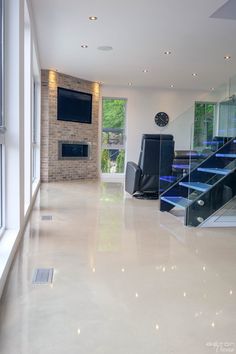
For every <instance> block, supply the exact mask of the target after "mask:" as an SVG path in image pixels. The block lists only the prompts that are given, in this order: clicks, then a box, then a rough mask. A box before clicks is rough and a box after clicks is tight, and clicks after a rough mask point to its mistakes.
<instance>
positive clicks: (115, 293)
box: [0, 182, 236, 354]
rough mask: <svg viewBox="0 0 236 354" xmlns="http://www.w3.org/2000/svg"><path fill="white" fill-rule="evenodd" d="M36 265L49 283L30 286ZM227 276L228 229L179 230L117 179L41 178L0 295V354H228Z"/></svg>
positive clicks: (231, 278) (231, 317)
mask: <svg viewBox="0 0 236 354" xmlns="http://www.w3.org/2000/svg"><path fill="white" fill-rule="evenodd" d="M42 216H52V220H42ZM40 267H42V268H51V267H52V268H54V269H55V274H54V281H53V284H51V285H33V284H32V277H33V273H34V270H35V268H40ZM235 274H236V232H235V229H194V228H185V227H184V226H183V225H182V224H181V223H180V221H178V220H177V219H176V218H175V217H174V216H173V215H170V214H168V213H160V212H159V211H158V201H155V200H150V201H147V200H135V199H133V198H130V197H127V196H125V195H124V193H123V186H122V185H121V184H118V183H101V184H100V183H97V182H70V183H67V182H65V183H55V184H44V185H43V186H42V188H41V191H40V194H39V196H38V198H37V201H36V205H35V208H34V211H33V213H32V216H31V218H30V221H29V224H28V227H27V229H26V231H25V235H24V239H23V240H22V243H21V245H20V249H19V252H18V253H17V256H16V259H15V262H14V265H13V267H12V270H11V274H10V277H9V281H8V284H7V287H6V289H5V293H4V297H3V299H2V301H1V305H0V353H1V354H68V353H70V354H171V353H174V354H178V353H181V354H185V353H186V354H187V353H191V354H205V353H215V352H216V351H217V350H218V352H231V353H232V352H236V278H235ZM225 350H226V351H225Z"/></svg>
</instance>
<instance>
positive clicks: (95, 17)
mask: <svg viewBox="0 0 236 354" xmlns="http://www.w3.org/2000/svg"><path fill="white" fill-rule="evenodd" d="M97 19H98V18H97V16H89V20H91V21H96V20H97Z"/></svg>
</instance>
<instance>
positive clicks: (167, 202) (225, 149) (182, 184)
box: [160, 138, 236, 226]
mask: <svg viewBox="0 0 236 354" xmlns="http://www.w3.org/2000/svg"><path fill="white" fill-rule="evenodd" d="M172 183H173V182H172ZM235 195H236V139H235V138H231V140H229V141H228V142H226V143H225V144H224V145H223V146H221V147H220V148H219V149H218V150H217V151H215V152H213V153H212V154H210V155H209V156H208V157H207V158H206V159H205V160H203V161H202V162H201V163H200V164H199V165H198V166H196V167H195V168H194V169H193V170H191V171H190V172H189V173H188V174H187V175H185V176H183V177H182V178H180V179H178V180H177V181H176V182H175V183H173V184H172V185H171V186H170V187H169V188H168V189H167V190H165V191H164V192H163V193H162V194H161V196H160V210H161V211H170V210H171V209H173V208H174V207H178V208H181V209H184V210H185V221H184V223H185V225H188V226H199V225H201V224H202V223H203V222H204V221H205V220H206V219H208V218H209V217H210V216H211V215H213V214H214V213H215V212H216V211H217V210H219V209H220V208H222V207H223V206H224V205H225V204H226V203H227V202H228V201H229V200H231V199H232V198H233V197H234V196H235Z"/></svg>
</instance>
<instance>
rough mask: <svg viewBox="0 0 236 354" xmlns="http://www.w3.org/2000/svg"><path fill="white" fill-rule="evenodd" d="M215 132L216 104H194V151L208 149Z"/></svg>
mask: <svg viewBox="0 0 236 354" xmlns="http://www.w3.org/2000/svg"><path fill="white" fill-rule="evenodd" d="M215 131H216V104H215V103H211V102H196V103H195V117H194V143H193V147H194V149H196V150H200V151H202V150H204V149H209V148H211V146H212V139H213V137H214V135H215Z"/></svg>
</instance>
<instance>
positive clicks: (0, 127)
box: [0, 0, 5, 229]
mask: <svg viewBox="0 0 236 354" xmlns="http://www.w3.org/2000/svg"><path fill="white" fill-rule="evenodd" d="M3 32H4V31H3V0H0V229H1V228H2V227H3V170H4V169H3V160H4V158H3V151H4V148H3V145H4V132H5V127H4V114H3V112H4V107H3V99H4V95H3V87H4V80H3Z"/></svg>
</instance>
